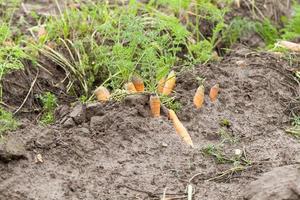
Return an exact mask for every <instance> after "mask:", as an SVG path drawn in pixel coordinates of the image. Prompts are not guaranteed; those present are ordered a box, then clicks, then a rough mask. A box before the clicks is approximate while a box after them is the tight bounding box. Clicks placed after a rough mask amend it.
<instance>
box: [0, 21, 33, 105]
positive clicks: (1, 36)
mask: <svg viewBox="0 0 300 200" xmlns="http://www.w3.org/2000/svg"><path fill="white" fill-rule="evenodd" d="M10 36H11V31H10V28H9V26H8V25H7V24H6V23H2V24H1V22H0V81H1V80H2V78H3V77H4V75H5V74H7V73H8V72H10V71H12V70H18V69H23V68H24V65H23V63H22V60H23V59H26V58H28V56H27V55H26V54H25V53H24V51H23V49H22V48H21V47H20V46H19V45H15V44H14V42H13V41H11V40H7V39H8V38H10ZM5 42H7V43H6V44H4V43H5ZM1 99H2V86H1V84H0V100H1Z"/></svg>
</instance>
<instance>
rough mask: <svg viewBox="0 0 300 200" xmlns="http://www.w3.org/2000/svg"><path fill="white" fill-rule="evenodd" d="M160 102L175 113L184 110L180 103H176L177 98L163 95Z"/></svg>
mask: <svg viewBox="0 0 300 200" xmlns="http://www.w3.org/2000/svg"><path fill="white" fill-rule="evenodd" d="M160 101H161V103H162V104H163V105H165V106H166V107H167V108H169V109H172V110H174V111H175V112H178V111H180V110H181V108H182V105H181V103H180V102H179V101H176V99H175V97H169V96H166V95H162V96H160Z"/></svg>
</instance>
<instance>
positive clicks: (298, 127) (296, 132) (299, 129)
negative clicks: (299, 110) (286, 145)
mask: <svg viewBox="0 0 300 200" xmlns="http://www.w3.org/2000/svg"><path fill="white" fill-rule="evenodd" d="M286 132H287V133H289V134H291V135H292V136H294V137H295V138H297V139H300V116H294V117H293V119H292V127H291V128H288V129H286Z"/></svg>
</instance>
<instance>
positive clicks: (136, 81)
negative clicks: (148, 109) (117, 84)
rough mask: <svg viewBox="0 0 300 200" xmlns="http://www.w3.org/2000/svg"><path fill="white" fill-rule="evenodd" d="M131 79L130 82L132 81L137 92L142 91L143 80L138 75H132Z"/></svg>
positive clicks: (143, 88) (143, 86) (143, 87)
mask: <svg viewBox="0 0 300 200" xmlns="http://www.w3.org/2000/svg"><path fill="white" fill-rule="evenodd" d="M131 81H132V83H133V85H134V87H135V89H136V91H137V92H144V90H145V85H144V82H143V80H142V79H141V78H140V77H138V76H133V77H132V79H131Z"/></svg>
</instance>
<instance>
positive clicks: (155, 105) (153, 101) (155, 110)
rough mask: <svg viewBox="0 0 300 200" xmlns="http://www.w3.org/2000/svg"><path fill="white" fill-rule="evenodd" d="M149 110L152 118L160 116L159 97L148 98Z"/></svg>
mask: <svg viewBox="0 0 300 200" xmlns="http://www.w3.org/2000/svg"><path fill="white" fill-rule="evenodd" d="M150 109H151V114H152V116H153V117H159V116H160V100H159V96H157V95H155V96H150Z"/></svg>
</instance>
